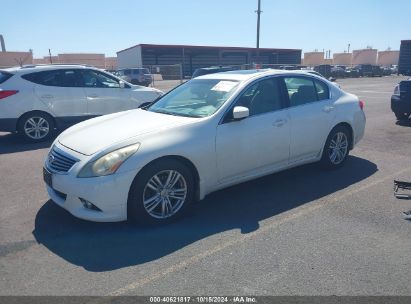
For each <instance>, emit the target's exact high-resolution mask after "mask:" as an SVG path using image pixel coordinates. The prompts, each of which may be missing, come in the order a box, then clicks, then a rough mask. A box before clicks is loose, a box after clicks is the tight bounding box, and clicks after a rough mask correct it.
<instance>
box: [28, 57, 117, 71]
mask: <svg viewBox="0 0 411 304" xmlns="http://www.w3.org/2000/svg"><path fill="white" fill-rule="evenodd" d="M33 63H34V64H50V57H49V56H44V57H43V58H35V59H33ZM51 63H53V64H55V63H67V64H86V65H90V66H94V67H96V68H99V69H107V70H116V69H117V57H105V55H104V54H92V53H66V54H58V55H57V56H51Z"/></svg>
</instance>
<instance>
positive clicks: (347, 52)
mask: <svg viewBox="0 0 411 304" xmlns="http://www.w3.org/2000/svg"><path fill="white" fill-rule="evenodd" d="M350 46H351V45H350V44H349V43H348V52H347V53H350Z"/></svg>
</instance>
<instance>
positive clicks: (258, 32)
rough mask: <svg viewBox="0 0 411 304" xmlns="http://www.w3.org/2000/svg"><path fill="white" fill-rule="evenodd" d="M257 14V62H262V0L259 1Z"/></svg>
mask: <svg viewBox="0 0 411 304" xmlns="http://www.w3.org/2000/svg"><path fill="white" fill-rule="evenodd" d="M255 12H256V13H257V60H258V61H259V60H260V14H261V0H258V9H257V10H256V11H255Z"/></svg>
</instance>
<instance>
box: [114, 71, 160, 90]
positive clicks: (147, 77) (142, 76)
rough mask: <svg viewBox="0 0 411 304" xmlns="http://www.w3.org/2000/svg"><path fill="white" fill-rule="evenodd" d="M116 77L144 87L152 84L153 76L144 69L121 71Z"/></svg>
mask: <svg viewBox="0 0 411 304" xmlns="http://www.w3.org/2000/svg"><path fill="white" fill-rule="evenodd" d="M117 75H118V76H119V77H120V78H122V79H124V80H125V81H127V82H129V83H132V84H136V85H142V86H146V87H148V86H149V85H150V84H151V83H152V82H153V75H152V74H151V73H150V71H149V70H148V69H146V68H132V69H121V70H118V71H117Z"/></svg>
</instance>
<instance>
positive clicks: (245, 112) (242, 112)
mask: <svg viewBox="0 0 411 304" xmlns="http://www.w3.org/2000/svg"><path fill="white" fill-rule="evenodd" d="M248 116H250V110H249V109H248V108H246V107H234V109H233V119H234V120H241V119H244V118H247V117H248Z"/></svg>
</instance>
